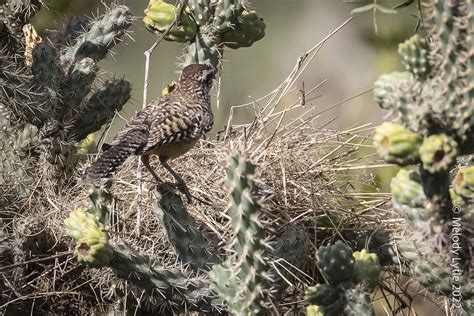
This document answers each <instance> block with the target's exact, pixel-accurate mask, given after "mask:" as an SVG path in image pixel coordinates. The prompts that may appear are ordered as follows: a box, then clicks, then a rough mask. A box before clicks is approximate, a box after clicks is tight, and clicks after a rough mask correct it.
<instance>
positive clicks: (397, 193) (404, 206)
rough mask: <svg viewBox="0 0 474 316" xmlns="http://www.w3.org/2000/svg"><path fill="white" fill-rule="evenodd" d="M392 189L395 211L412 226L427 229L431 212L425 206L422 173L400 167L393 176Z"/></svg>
mask: <svg viewBox="0 0 474 316" xmlns="http://www.w3.org/2000/svg"><path fill="white" fill-rule="evenodd" d="M390 189H391V192H392V204H393V207H394V209H395V211H396V212H397V213H398V214H400V215H401V216H403V217H404V218H405V219H406V220H407V221H408V222H409V223H410V224H411V225H412V226H415V227H418V228H420V229H427V225H428V221H427V220H428V219H429V218H430V213H429V212H428V211H427V210H426V209H425V208H424V205H425V202H426V200H427V198H426V195H425V193H424V190H423V186H422V185H421V179H420V175H419V174H418V173H417V172H415V171H410V170H406V169H400V171H399V172H398V173H397V175H396V176H395V177H393V178H392V181H391V183H390Z"/></svg>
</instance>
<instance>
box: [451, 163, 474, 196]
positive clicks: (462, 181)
mask: <svg viewBox="0 0 474 316" xmlns="http://www.w3.org/2000/svg"><path fill="white" fill-rule="evenodd" d="M453 189H454V193H456V195H458V196H459V197H461V198H462V199H465V200H467V201H470V202H472V201H474V166H470V167H465V168H460V169H459V171H458V173H457V174H456V176H455V177H454V179H453ZM453 203H454V199H453Z"/></svg>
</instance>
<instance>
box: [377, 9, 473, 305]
mask: <svg viewBox="0 0 474 316" xmlns="http://www.w3.org/2000/svg"><path fill="white" fill-rule="evenodd" d="M472 12H473V7H472V3H471V1H469V0H460V1H439V0H433V1H432V3H431V5H430V7H429V11H428V16H429V19H428V20H429V21H430V26H429V33H428V38H429V39H424V38H422V37H421V36H420V35H414V36H413V37H412V38H410V39H409V40H407V41H406V42H405V43H402V44H400V46H399V53H400V55H401V57H402V62H403V64H404V65H405V67H406V69H407V71H408V72H405V73H403V74H404V75H401V74H400V73H393V74H389V75H384V76H381V77H380V78H379V79H378V80H377V82H376V83H375V91H374V92H375V100H376V102H377V103H378V104H379V105H380V106H381V107H382V108H384V109H389V110H391V111H392V112H393V113H394V114H395V115H396V116H397V120H398V121H399V122H400V123H401V124H402V125H400V127H399V129H400V132H394V131H393V128H392V126H393V125H391V124H390V125H388V124H387V123H385V124H383V125H382V126H380V127H379V128H378V129H377V136H376V140H375V145H376V147H377V148H378V151H379V153H381V154H382V155H381V156H382V158H384V159H386V161H389V162H395V163H397V164H399V165H407V163H405V162H407V161H406V160H403V159H401V160H398V161H397V159H394V158H393V155H390V153H392V152H395V153H400V152H401V151H400V150H399V147H400V146H399V143H398V142H393V144H391V145H388V149H385V148H384V145H385V144H386V143H383V142H382V141H381V140H380V139H381V137H382V136H383V135H388V134H390V135H398V133H401V131H402V130H404V131H405V132H404V133H411V135H413V134H414V133H415V134H416V136H413V139H411V140H410V141H407V138H405V139H404V138H399V139H402V144H403V142H405V144H404V146H408V144H410V146H411V147H409V148H410V149H409V152H410V153H411V154H412V155H413V156H417V157H419V160H418V159H416V160H412V161H411V163H412V164H414V163H418V162H421V163H420V164H419V167H420V169H419V172H417V171H408V170H403V169H402V170H401V171H400V172H399V173H398V174H397V176H396V177H395V178H394V179H393V180H392V184H391V190H392V194H393V199H392V201H393V206H394V208H395V210H396V211H397V212H398V213H399V214H400V215H401V216H403V217H404V218H405V219H406V220H407V222H408V223H409V224H410V226H411V227H412V228H414V232H413V234H414V235H413V240H411V241H397V245H398V246H399V247H398V254H399V257H400V256H401V257H402V258H403V257H404V258H405V259H408V260H407V263H408V264H407V266H408V268H409V269H410V270H411V272H412V276H413V277H414V278H415V279H416V280H418V281H419V282H420V283H421V284H423V285H424V286H425V287H427V288H428V289H429V290H431V291H433V292H434V293H436V294H442V295H446V296H448V295H450V294H451V293H449V291H448V288H449V286H448V281H447V280H448V277H447V276H448V274H449V269H450V268H449V267H450V264H451V263H452V262H454V261H452V260H451V256H453V255H456V252H452V251H451V250H452V249H451V247H452V246H453V245H454V242H453V244H451V243H450V242H448V241H449V240H450V236H451V234H452V232H453V228H454V226H456V225H457V224H456V223H455V220H456V219H455V218H458V220H459V221H461V222H462V223H465V225H464V226H463V229H460V228H456V229H457V230H459V231H458V232H457V236H459V240H457V241H456V242H455V244H456V247H459V253H458V254H457V258H456V259H455V260H457V262H459V267H460V270H461V275H460V276H459V278H458V279H459V280H460V281H459V284H460V286H461V288H462V290H461V297H458V298H457V299H462V300H464V301H466V300H468V299H469V298H470V297H472V295H473V294H474V293H473V291H472V288H468V287H463V286H462V284H463V282H465V281H463V280H465V279H466V278H467V277H468V274H469V271H468V270H469V268H468V266H469V262H472V257H471V252H470V251H469V250H468V247H469V246H468V245H469V241H468V240H469V236H470V235H471V234H472V231H471V229H472V228H470V225H469V224H468V223H469V220H470V219H472V209H473V205H472V200H470V197H469V194H470V193H469V192H470V185H469V183H470V182H469V181H470V180H469V177H470V176H469V174H470V173H469V170H470V169H469V168H471V167H467V168H462V169H460V170H459V172H458V176H456V177H455V178H454V179H452V178H451V171H452V169H453V168H454V167H455V165H456V161H457V160H458V158H459V157H460V156H462V155H468V154H472V153H473V148H474V147H473V146H472V144H474V119H473V118H474V115H473V114H474V112H473V111H474V108H473V107H472V97H473V95H474V86H473V84H472V83H473V79H474V76H473V72H472V64H473V60H474V59H473V56H474V51H473V49H472V48H473V42H472V41H473V34H472V32H473V29H472V27H471V26H472V24H473V15H472ZM408 78H411V79H408ZM405 135H407V134H405ZM414 139H418V140H421V141H422V143H421V144H420V143H419V141H414ZM406 148H408V147H406ZM387 153H388V154H387ZM397 158H398V157H397ZM464 176H467V177H466V180H465V179H464ZM450 186H453V188H451V189H450ZM453 203H454V205H453ZM453 207H454V208H453ZM457 209H459V210H460V211H459V212H458V213H459V214H457V215H456V213H454V212H455V211H456V210H457ZM461 209H462V211H461ZM456 212H457V211H456ZM456 238H457V237H456ZM415 240H416V241H417V242H416V243H415ZM413 245H416V246H413ZM453 260H454V258H453ZM397 261H398V262H400V259H397ZM464 307H465V308H466V309H465V311H467V310H468V307H467V304H465V305H464ZM467 313H468V314H469V312H467Z"/></svg>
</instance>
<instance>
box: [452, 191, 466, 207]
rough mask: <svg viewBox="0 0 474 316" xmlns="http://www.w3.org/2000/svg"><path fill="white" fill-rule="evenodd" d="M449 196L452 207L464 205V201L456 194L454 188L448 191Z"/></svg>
mask: <svg viewBox="0 0 474 316" xmlns="http://www.w3.org/2000/svg"><path fill="white" fill-rule="evenodd" d="M449 196H450V197H451V201H452V202H453V205H458V206H464V205H465V203H466V202H465V201H464V199H463V198H462V197H461V196H459V195H458V194H457V193H456V191H455V190H454V188H450V189H449Z"/></svg>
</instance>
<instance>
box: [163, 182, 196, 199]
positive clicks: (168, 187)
mask: <svg viewBox="0 0 474 316" xmlns="http://www.w3.org/2000/svg"><path fill="white" fill-rule="evenodd" d="M156 189H157V190H158V191H160V192H162V193H166V192H172V191H174V190H176V189H178V190H179V191H181V193H183V194H184V195H185V196H186V198H187V201H188V203H191V202H192V197H193V196H192V195H191V192H189V189H188V186H187V185H186V183H179V182H178V183H175V182H160V183H157V184H156Z"/></svg>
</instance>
